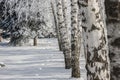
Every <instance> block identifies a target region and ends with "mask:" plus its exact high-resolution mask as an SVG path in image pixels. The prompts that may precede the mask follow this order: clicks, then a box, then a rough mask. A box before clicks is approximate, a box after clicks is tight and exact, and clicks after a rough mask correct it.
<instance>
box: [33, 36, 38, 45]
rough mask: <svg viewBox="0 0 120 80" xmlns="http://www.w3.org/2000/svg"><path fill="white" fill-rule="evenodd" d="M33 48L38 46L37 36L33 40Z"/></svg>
mask: <svg viewBox="0 0 120 80" xmlns="http://www.w3.org/2000/svg"><path fill="white" fill-rule="evenodd" d="M33 46H37V36H36V37H34V39H33Z"/></svg>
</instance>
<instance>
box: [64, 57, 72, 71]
mask: <svg viewBox="0 0 120 80" xmlns="http://www.w3.org/2000/svg"><path fill="white" fill-rule="evenodd" d="M70 68H71V59H70V58H65V69H70Z"/></svg>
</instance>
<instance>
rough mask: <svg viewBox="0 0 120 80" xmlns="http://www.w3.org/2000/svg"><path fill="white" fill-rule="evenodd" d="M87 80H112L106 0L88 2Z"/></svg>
mask: <svg viewBox="0 0 120 80" xmlns="http://www.w3.org/2000/svg"><path fill="white" fill-rule="evenodd" d="M88 12H89V15H88V20H89V23H88V24H89V26H88V27H87V30H86V38H87V40H86V43H87V44H86V48H87V61H86V69H87V80H110V69H109V67H110V63H109V55H108V40H107V30H106V24H105V16H104V15H105V13H104V0H88Z"/></svg>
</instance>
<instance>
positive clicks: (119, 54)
mask: <svg viewBox="0 0 120 80" xmlns="http://www.w3.org/2000/svg"><path fill="white" fill-rule="evenodd" d="M105 4H106V14H107V19H106V22H107V32H108V40H109V53H110V63H111V64H110V66H111V70H110V71H111V80H120V1H119V0H105Z"/></svg>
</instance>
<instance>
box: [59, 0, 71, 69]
mask: <svg viewBox="0 0 120 80" xmlns="http://www.w3.org/2000/svg"><path fill="white" fill-rule="evenodd" d="M57 19H58V29H59V31H60V38H61V43H62V47H63V49H62V50H63V53H64V58H65V68H66V69H69V68H71V54H70V53H71V51H70V47H69V36H68V31H67V26H65V22H64V16H63V7H62V0H57Z"/></svg>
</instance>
